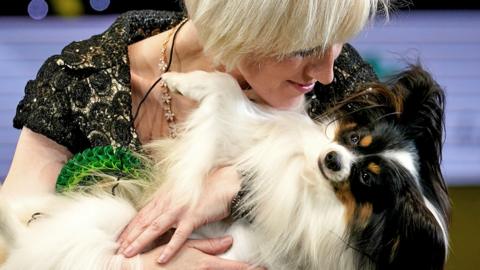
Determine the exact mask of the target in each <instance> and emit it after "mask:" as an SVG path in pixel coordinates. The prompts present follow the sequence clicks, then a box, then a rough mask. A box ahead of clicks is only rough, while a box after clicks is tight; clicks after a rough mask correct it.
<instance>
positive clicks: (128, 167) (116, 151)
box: [56, 145, 144, 192]
mask: <svg viewBox="0 0 480 270" xmlns="http://www.w3.org/2000/svg"><path fill="white" fill-rule="evenodd" d="M143 171H144V166H143V164H142V161H141V160H140V159H139V158H138V157H136V156H135V155H134V154H133V153H132V152H131V151H130V150H128V149H127V148H123V147H117V148H114V147H113V146H110V145H109V146H97V147H94V148H88V149H86V150H84V151H83V152H80V153H78V154H76V155H74V156H73V157H72V158H71V159H70V160H69V161H68V162H67V163H66V164H65V166H63V168H62V170H61V171H60V175H59V176H58V178H57V184H56V190H57V192H66V191H72V190H74V189H75V188H76V187H78V186H88V185H92V184H94V183H96V182H97V181H98V180H99V178H100V176H99V175H101V174H107V175H110V176H114V177H116V178H117V179H119V178H130V179H139V178H140V177H141V174H142V172H143Z"/></svg>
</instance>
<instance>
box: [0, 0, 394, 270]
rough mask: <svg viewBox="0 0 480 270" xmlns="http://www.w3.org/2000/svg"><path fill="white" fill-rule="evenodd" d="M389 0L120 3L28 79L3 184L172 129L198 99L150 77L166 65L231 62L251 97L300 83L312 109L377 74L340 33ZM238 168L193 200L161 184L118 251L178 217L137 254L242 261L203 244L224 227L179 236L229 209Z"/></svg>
mask: <svg viewBox="0 0 480 270" xmlns="http://www.w3.org/2000/svg"><path fill="white" fill-rule="evenodd" d="M386 5H387V0H369V1H356V0H329V1H326V0H302V1H297V0H290V1H274V0H269V1H257V0H229V1H218V0H186V1H185V6H186V10H187V13H188V18H189V20H188V21H184V20H183V17H184V15H183V14H177V13H169V12H157V11H141V12H130V13H127V14H124V15H122V16H121V17H120V18H119V19H117V20H116V22H115V23H114V24H113V25H112V26H111V27H110V28H109V29H108V30H107V31H105V32H104V33H103V34H100V35H97V36H93V37H92V38H90V39H88V40H85V41H80V42H73V43H71V44H70V45H68V46H67V47H65V48H64V50H63V51H62V53H61V54H60V55H55V56H52V57H51V58H49V59H48V60H47V61H46V62H45V64H44V65H43V66H42V68H41V69H40V71H39V73H38V75H37V78H36V79H35V80H33V81H30V82H28V84H27V86H26V90H25V97H24V99H23V100H22V101H21V102H20V104H19V105H18V108H17V114H16V116H15V119H14V126H15V127H16V128H22V131H21V134H20V138H19V141H18V145H17V149H16V152H15V156H14V158H13V162H12V166H11V168H10V171H9V173H8V176H7V178H6V180H5V183H4V186H3V188H2V192H3V194H4V195H5V196H7V197H10V198H15V197H20V196H31V195H34V194H42V193H48V192H53V191H54V187H55V182H56V179H57V176H58V174H59V171H60V170H61V168H62V166H63V165H64V164H65V162H66V161H67V160H68V159H69V158H70V157H71V156H72V154H75V153H78V152H79V151H81V150H84V149H86V148H89V147H93V146H99V145H113V146H126V147H130V148H133V149H138V148H140V146H141V145H142V144H145V143H148V142H150V141H151V140H153V139H157V138H162V137H167V136H170V137H175V136H176V130H175V127H176V124H177V123H179V122H181V121H182V120H183V119H185V117H186V116H187V115H188V112H189V111H190V110H192V109H193V108H194V107H195V104H194V102H192V101H190V100H188V99H186V98H184V97H182V96H179V95H176V94H172V93H170V92H169V90H168V89H166V88H165V87H163V86H162V84H160V83H158V81H157V79H158V78H159V77H160V76H161V75H162V74H163V73H164V72H166V71H176V72H188V71H192V70H205V71H214V70H220V71H225V72H229V73H230V74H231V75H232V76H234V77H235V78H236V79H237V80H238V82H239V84H240V85H241V86H242V88H244V89H245V93H246V95H248V96H249V98H250V99H252V100H253V101H255V102H258V103H265V104H268V105H270V106H273V107H276V108H280V109H285V110H288V109H294V108H296V107H297V106H298V105H299V103H300V101H301V100H302V99H303V96H304V95H307V97H308V98H309V99H310V107H309V113H310V114H311V115H312V116H314V115H317V114H318V113H321V112H322V111H323V110H324V109H325V108H326V107H327V106H328V104H330V103H332V102H335V100H337V99H340V98H342V97H343V96H345V95H347V94H349V93H350V92H352V91H354V89H355V87H356V86H357V85H358V84H360V83H364V82H368V81H372V80H376V77H375V75H374V73H373V72H372V70H371V68H370V67H369V66H368V65H367V64H365V63H364V62H363V61H362V59H361V58H360V57H359V56H358V54H357V53H356V52H355V50H354V49H353V48H352V47H351V46H350V45H348V44H345V42H346V41H348V40H349V39H350V38H352V37H353V36H355V34H357V33H358V32H359V31H360V30H361V29H362V28H363V26H364V25H365V24H366V23H367V21H368V20H369V19H371V17H372V15H373V14H374V13H375V12H376V10H377V7H378V6H383V7H385V6H386ZM226 165H227V164H226ZM26 168H28V169H26ZM240 178H241V177H240V176H239V175H238V173H237V172H236V171H235V170H233V169H232V168H230V167H228V166H225V167H223V168H219V169H218V170H216V171H215V172H213V173H212V174H211V175H210V177H209V178H208V179H207V180H206V181H207V182H208V183H214V184H209V185H206V187H205V190H204V193H205V194H208V196H204V198H202V200H201V201H200V203H199V204H200V205H196V206H195V207H193V208H192V207H187V206H185V205H178V204H175V202H174V199H175V198H170V197H169V196H168V191H165V190H159V191H158V192H157V194H156V199H154V200H153V201H152V202H151V203H149V204H148V205H147V206H146V207H145V208H144V209H142V211H140V213H139V214H138V215H137V217H136V218H134V219H133V220H132V222H131V223H130V224H129V226H127V228H126V229H125V230H124V232H123V233H122V235H121V236H120V237H119V244H120V250H119V252H121V253H123V254H124V255H125V256H127V257H131V256H134V255H135V254H138V253H139V252H142V251H143V250H144V249H145V248H146V247H147V246H148V245H149V244H151V243H152V242H153V241H154V240H155V239H156V238H158V237H159V236H161V235H163V234H164V233H165V232H167V231H168V230H169V229H171V228H176V231H175V234H174V236H173V237H172V239H171V240H170V242H169V244H168V245H165V246H161V247H158V248H155V249H153V250H152V251H149V252H147V253H144V254H142V255H141V256H142V259H143V261H144V262H145V265H147V266H148V267H151V268H153V269H157V268H158V269H196V268H195V267H200V268H201V267H208V268H213V269H217V268H218V269H244V268H245V269H246V268H248V265H246V264H244V263H240V262H231V261H225V260H221V259H218V258H216V257H214V256H212V255H215V254H218V253H221V252H223V251H225V250H226V249H227V248H228V247H229V245H231V243H232V239H230V238H228V237H226V238H223V239H214V240H210V242H208V241H187V242H186V239H187V237H188V235H189V234H190V233H191V232H192V231H193V230H194V229H195V228H197V227H199V226H201V225H203V224H205V223H207V222H212V221H216V220H220V219H223V218H225V217H227V216H228V215H229V214H230V202H231V201H232V199H233V198H234V197H235V194H236V193H237V192H238V190H239V188H240V182H241V179H240ZM186 209H194V210H186ZM175 254H176V255H175ZM174 255H175V256H174ZM173 256H174V257H173ZM172 257H173V260H170V259H171V258H172ZM156 258H158V261H159V262H160V263H161V265H159V264H156V263H155V262H154V260H155V259H156ZM187 265H188V267H187Z"/></svg>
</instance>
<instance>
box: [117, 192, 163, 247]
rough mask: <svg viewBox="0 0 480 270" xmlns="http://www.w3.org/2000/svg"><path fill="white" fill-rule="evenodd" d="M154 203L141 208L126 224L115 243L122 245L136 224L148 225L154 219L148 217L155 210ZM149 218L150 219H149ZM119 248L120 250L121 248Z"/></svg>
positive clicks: (151, 216)
mask: <svg viewBox="0 0 480 270" xmlns="http://www.w3.org/2000/svg"><path fill="white" fill-rule="evenodd" d="M155 205H156V204H155V202H153V201H152V202H150V203H148V204H147V205H145V207H143V208H142V209H141V210H140V211H139V212H138V213H137V215H135V217H134V218H133V219H132V220H131V221H130V223H128V225H127V226H126V227H125V228H124V229H123V231H122V233H121V234H120V236H119V237H118V239H117V243H120V245H121V246H122V244H124V242H125V240H126V238H127V236H128V235H130V232H131V231H132V229H133V228H135V227H136V226H137V225H138V224H140V223H141V222H142V223H150V222H151V221H152V220H153V219H154V217H153V215H148V214H149V213H150V212H151V211H152V210H153V209H154V208H155ZM149 216H150V217H149ZM121 246H120V248H121Z"/></svg>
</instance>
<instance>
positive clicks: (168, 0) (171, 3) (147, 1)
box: [0, 0, 480, 16]
mask: <svg viewBox="0 0 480 270" xmlns="http://www.w3.org/2000/svg"><path fill="white" fill-rule="evenodd" d="M60 1H67V0H60ZM77 1H79V0H77ZM80 1H81V2H82V3H83V7H84V14H87V15H94V14H116V13H122V12H124V11H127V10H134V9H164V10H179V9H180V0H111V1H110V6H109V7H108V8H107V9H106V10H104V11H96V10H93V9H92V8H91V7H90V3H89V0H80ZM29 2H30V1H29V0H17V1H12V0H4V1H2V3H1V5H2V6H0V16H2V15H11V16H16V15H21V16H22V15H27V6H28V3H29ZM46 2H47V3H48V4H49V5H51V3H53V2H54V1H49V0H46ZM401 2H402V4H401V5H402V7H400V8H399V9H409V10H447V9H456V10H462V9H464V10H466V9H480V2H478V1H475V0H455V1H449V2H445V3H435V2H433V1H428V2H427V1H426V0H407V1H406V0H403V1H401ZM431 2H433V3H431ZM48 15H55V11H53V9H52V8H50V9H49V13H48Z"/></svg>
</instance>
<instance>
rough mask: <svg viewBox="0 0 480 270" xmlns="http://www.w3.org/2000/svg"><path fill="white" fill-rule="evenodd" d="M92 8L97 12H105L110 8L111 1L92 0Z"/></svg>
mask: <svg viewBox="0 0 480 270" xmlns="http://www.w3.org/2000/svg"><path fill="white" fill-rule="evenodd" d="M90 6H91V7H92V8H93V9H94V10H96V11H104V10H105V9H107V8H108V6H110V0H90Z"/></svg>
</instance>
